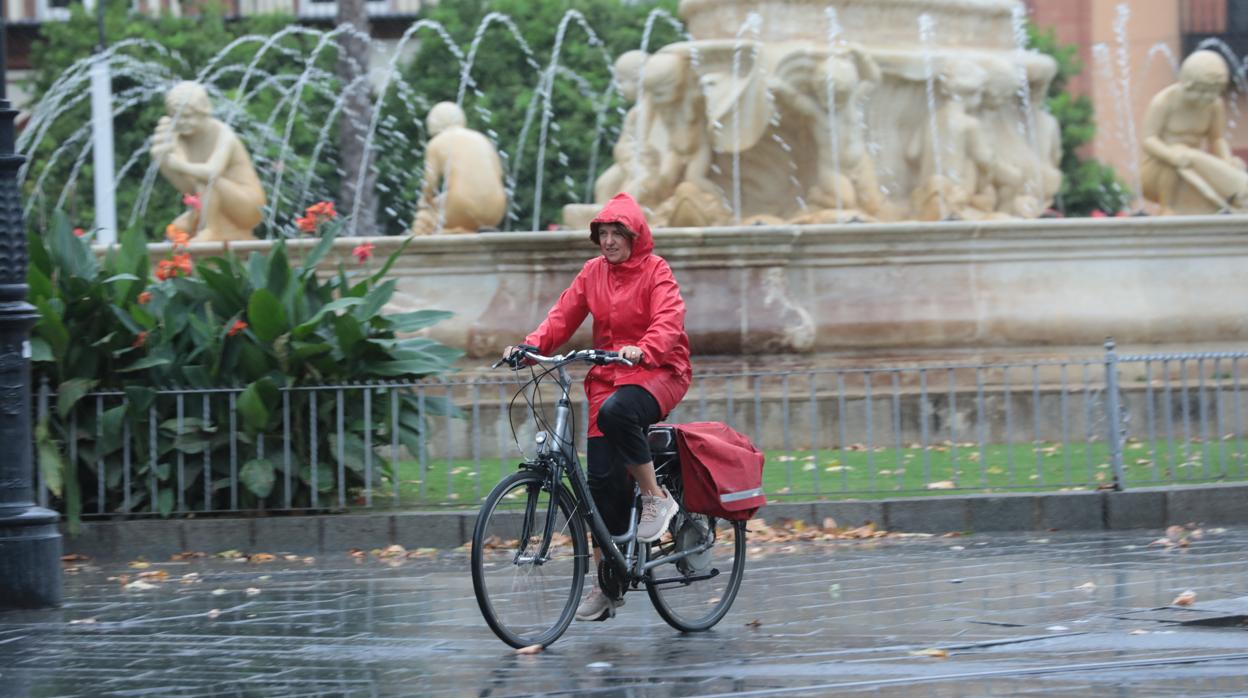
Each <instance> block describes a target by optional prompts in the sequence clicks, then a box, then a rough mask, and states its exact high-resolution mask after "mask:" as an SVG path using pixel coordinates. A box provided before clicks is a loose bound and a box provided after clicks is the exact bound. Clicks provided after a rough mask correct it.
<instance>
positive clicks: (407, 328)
mask: <svg viewBox="0 0 1248 698" xmlns="http://www.w3.org/2000/svg"><path fill="white" fill-rule="evenodd" d="M454 316H455V313H452V312H450V311H449V310H416V311H413V312H410V313H398V314H396V315H387V316H386V319H387V320H389V321H390V327H391V329H393V330H394V331H395V332H415V331H417V330H423V329H425V328H426V327H432V326H433V325H436V324H438V323H439V322H442V321H443V320H446V319H449V318H452V317H454Z"/></svg>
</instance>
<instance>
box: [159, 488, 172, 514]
mask: <svg viewBox="0 0 1248 698" xmlns="http://www.w3.org/2000/svg"><path fill="white" fill-rule="evenodd" d="M156 507H157V509H159V510H160V515H161V516H162V517H164V518H166V519H167V518H169V515H170V514H172V513H173V488H172V487H162V488H160V492H159V493H157V495H156Z"/></svg>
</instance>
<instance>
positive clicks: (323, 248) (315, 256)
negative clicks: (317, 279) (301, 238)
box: [300, 228, 337, 279]
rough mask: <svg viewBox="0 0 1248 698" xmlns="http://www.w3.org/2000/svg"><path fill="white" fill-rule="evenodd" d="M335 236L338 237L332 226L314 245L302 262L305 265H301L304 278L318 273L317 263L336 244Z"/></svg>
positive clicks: (301, 274)
mask: <svg viewBox="0 0 1248 698" xmlns="http://www.w3.org/2000/svg"><path fill="white" fill-rule="evenodd" d="M335 238H337V235H336V234H335V233H334V230H333V229H332V228H330V229H328V230H326V231H325V232H324V233H323V234H322V235H321V240H320V242H318V243H316V247H313V248H312V249H311V251H309V252H308V254H307V255H306V256H304V258H303V260H302V262H301V263H302V265H303V266H302V267H300V269H301V270H302V271H301V273H300V276H301V277H302V278H304V279H307V278H309V277H310V276H311V275H312V274H315V273H316V265H318V264H320V263H321V260H322V259H324V258H325V255H326V254H329V250H330V249H331V248H333V246H334V239H335Z"/></svg>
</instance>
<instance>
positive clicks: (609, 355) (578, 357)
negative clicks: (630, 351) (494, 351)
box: [490, 349, 633, 369]
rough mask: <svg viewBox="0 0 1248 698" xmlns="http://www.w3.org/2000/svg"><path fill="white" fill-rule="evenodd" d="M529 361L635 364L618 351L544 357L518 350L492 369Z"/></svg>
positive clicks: (518, 364)
mask: <svg viewBox="0 0 1248 698" xmlns="http://www.w3.org/2000/svg"><path fill="white" fill-rule="evenodd" d="M521 359H527V360H529V361H532V362H534V363H539V364H558V363H570V362H572V361H584V362H586V363H591V364H596V365H598V366H605V365H607V364H623V365H625V366H632V365H633V362H632V361H629V360H628V359H626V358H624V357H622V356H620V353H619V352H618V351H603V350H601V349H580V350H577V351H570V352H568V353H566V354H556V355H554V356H544V355H542V354H539V353H537V352H536V351H532V350H530V349H517V351H515V352H513V353H512V355H511V357H510V358H508V359H499V360H498V361H496V362H494V365H493V366H491V367H490V368H498V367H499V366H502V365H503V364H507V365H509V366H511V367H512V368H513V369H518V368H520V360H521Z"/></svg>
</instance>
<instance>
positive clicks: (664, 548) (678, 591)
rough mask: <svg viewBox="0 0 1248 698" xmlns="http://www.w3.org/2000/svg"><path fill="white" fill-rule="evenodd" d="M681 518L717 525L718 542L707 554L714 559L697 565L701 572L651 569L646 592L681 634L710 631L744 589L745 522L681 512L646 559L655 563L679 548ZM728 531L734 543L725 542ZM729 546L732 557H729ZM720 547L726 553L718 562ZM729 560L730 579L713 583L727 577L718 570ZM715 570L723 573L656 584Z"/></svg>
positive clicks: (658, 610) (728, 576) (671, 566)
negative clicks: (723, 536) (708, 577)
mask: <svg viewBox="0 0 1248 698" xmlns="http://www.w3.org/2000/svg"><path fill="white" fill-rule="evenodd" d="M682 519H688V520H701V521H704V522H705V521H709V522H711V523H712V525H714V526H715V530H716V542H715V544H714V545H713V546H712V547H711V549H710V550H709V551H708V555H710V556H711V559H710V561H708V562H704V563H702V564H701V565H695V567H697V566H701V567H702V569H701V570H698V569H692V570H691V569H689V568H688V567H686V568H685V569H683V570H682V569H680V568H678V567H677V564H676V563H673V564H670V565H662V566H660V567H655V568H652V569H650V570H649V571H647V572H646V577H645V584H646V593H647V594H648V595H649V596H650V603H652V604H653V605H654V610H655V611H656V612H658V614H659V617H661V618H662V619H663V620H664V621H665V622H666V623H667V624H668V625H670V626H672V627H673V628H676V629H677V630H679V631H681V632H686V633H695V632H702V631H705V630H710V629H711V628H713V627H715V625H716V624H717V623H719V621H721V620H723V618H724V616H725V615H727V613H728V610H729V609H730V608H732V604H733V602H734V601H735V600H736V598H737V592H738V591H740V590H741V580H742V579H743V578H744V576H745V553H746V544H745V532H746V531H745V522H744V521H727V520H723V519H715V518H713V517H709V516H704V515H701V514H689V513H687V512H684V511H682V512H681V513H680V514H678V515H677V520H676V521H675V522H673V526H672V530H671V531H670V532H669V533H668V534H667V535H665V537H664V538H663V539H660V541H658V542H656V543H652V544H650V549H649V551H648V552H649V555H647V559H651V560H653V559H655V558H657V557H660V556H662V555H666V554H670V552H672V551H673V550H675V549H676V548H677V547H678V542H677V537H678V536H679V535H680V530H681V525H682V523H683V521H682ZM729 531H731V532H732V540H731V541H725V540H722V539H721V538H720V536H721V535H722V534H723V533H727V532H729ZM729 547H730V548H731V554H727V548H729ZM717 548H722V549H724V550H723V551H722V552H723V553H725V554H724V556H723V557H721V558H718V559H716V558H715V554H716V552H717V550H716V549H717ZM726 561H731V565H732V566H731V569H729V570H727V571H726V574H727V578H726V579H725V580H723V582H721V583H719V584H713V582H714V580H716V579H718V578H719V577H720V576H722V575H723V574H725V572H724V571H723V570H720V569H719V567H720V566H722V565H724V564H727V562H726ZM712 569H715V570H719V572H720V574H719V575H716V576H715V577H711V578H710V579H701V580H696V581H692V582H688V583H680V582H677V583H671V582H669V583H667V584H656V581H659V580H661V579H664V578H666V579H674V578H679V577H681V576H685V577H689V576H697V575H698V574H699V573H706V572H709V571H710V570H712ZM699 585H702V586H699ZM695 589H696V590H697V591H698V593H693V591H692V590H695Z"/></svg>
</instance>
